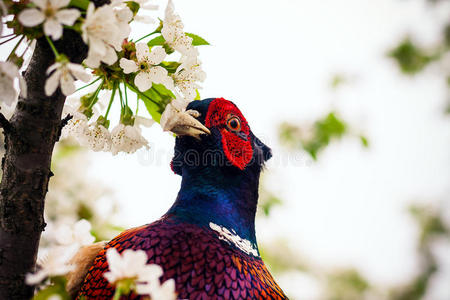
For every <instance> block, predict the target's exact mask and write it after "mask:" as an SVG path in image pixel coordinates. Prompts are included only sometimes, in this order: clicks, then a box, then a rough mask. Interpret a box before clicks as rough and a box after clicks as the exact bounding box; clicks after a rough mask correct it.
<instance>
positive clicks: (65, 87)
mask: <svg viewBox="0 0 450 300" xmlns="http://www.w3.org/2000/svg"><path fill="white" fill-rule="evenodd" d="M60 83H61V91H62V93H63V94H64V95H66V96H69V95H71V94H73V93H75V83H74V80H73V77H72V75H70V74H69V73H66V74H64V75H63V76H61V79H60Z"/></svg>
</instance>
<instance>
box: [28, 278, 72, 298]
mask: <svg viewBox="0 0 450 300" xmlns="http://www.w3.org/2000/svg"><path fill="white" fill-rule="evenodd" d="M52 281H53V283H54V284H52V285H50V286H48V287H46V288H44V289H42V290H40V291H39V292H37V293H36V294H35V295H34V297H33V300H47V299H48V298H49V297H51V296H53V295H59V296H60V297H61V299H63V300H70V296H69V294H67V292H66V289H65V279H62V278H60V279H56V280H55V278H53V279H52Z"/></svg>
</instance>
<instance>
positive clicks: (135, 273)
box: [103, 248, 163, 284]
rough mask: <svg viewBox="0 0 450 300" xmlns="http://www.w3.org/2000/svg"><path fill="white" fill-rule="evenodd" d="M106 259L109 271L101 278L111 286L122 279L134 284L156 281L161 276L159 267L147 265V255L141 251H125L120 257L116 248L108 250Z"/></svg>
mask: <svg viewBox="0 0 450 300" xmlns="http://www.w3.org/2000/svg"><path fill="white" fill-rule="evenodd" d="M106 259H107V260H108V267H109V271H108V272H106V273H105V274H103V276H104V277H105V278H106V279H107V280H108V281H109V282H110V283H111V284H116V283H117V282H118V281H120V280H123V279H132V280H135V282H146V281H148V280H151V281H156V280H159V279H158V278H159V277H161V275H162V274H163V271H162V268H161V267H160V266H158V265H154V264H147V260H148V258H147V254H146V253H145V252H144V251H143V250H137V251H134V250H132V249H126V250H125V251H123V252H122V255H120V254H119V252H118V251H117V249H116V248H109V249H108V250H107V251H106Z"/></svg>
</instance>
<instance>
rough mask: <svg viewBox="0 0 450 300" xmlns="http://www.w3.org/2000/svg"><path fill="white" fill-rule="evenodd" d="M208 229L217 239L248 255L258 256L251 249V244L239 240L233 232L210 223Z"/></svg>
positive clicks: (252, 248)
mask: <svg viewBox="0 0 450 300" xmlns="http://www.w3.org/2000/svg"><path fill="white" fill-rule="evenodd" d="M209 227H210V228H211V229H212V230H214V231H215V232H217V233H218V234H219V239H221V240H224V241H227V242H231V243H233V244H234V245H235V246H236V247H237V248H239V249H240V250H242V251H244V252H245V253H247V254H249V255H250V254H251V255H253V256H258V251H257V250H256V249H255V248H254V247H253V245H252V243H251V242H250V241H249V240H246V239H243V238H241V237H240V236H239V235H237V234H236V232H235V231H234V230H233V232H231V231H230V230H228V229H227V228H225V227H223V226H220V225H217V224H214V223H212V222H210V223H209Z"/></svg>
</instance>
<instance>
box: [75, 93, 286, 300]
mask: <svg viewBox="0 0 450 300" xmlns="http://www.w3.org/2000/svg"><path fill="white" fill-rule="evenodd" d="M188 109H190V110H195V111H196V113H195V114H193V115H195V119H194V117H192V116H189V117H188V120H187V121H186V120H184V121H183V122H184V123H182V124H175V125H173V129H172V130H171V131H173V132H175V133H177V134H178V135H179V136H177V138H176V143H175V155H174V158H173V160H172V163H171V167H172V170H173V171H174V172H175V173H176V174H178V175H181V176H182V182H181V188H180V191H179V193H178V196H177V199H176V201H175V203H174V204H173V206H172V207H171V208H170V209H169V211H168V212H167V213H166V214H165V215H164V216H163V217H162V218H161V219H160V220H158V221H156V222H154V223H151V224H149V225H144V226H141V227H137V228H133V229H129V230H127V231H125V232H123V233H122V234H120V235H119V236H117V237H116V238H114V239H113V240H111V241H110V242H109V243H108V244H107V245H106V247H105V248H104V249H103V250H101V251H100V252H99V254H98V255H97V257H96V258H95V260H94V263H93V265H92V267H91V268H90V269H89V271H88V273H87V275H86V277H85V279H84V283H83V284H82V287H81V290H80V293H79V298H80V297H81V296H84V297H85V298H86V299H111V297H112V295H113V294H114V287H112V286H111V285H110V284H109V283H108V282H107V280H106V278H104V276H103V274H104V273H105V272H106V271H108V263H107V260H106V250H107V249H109V248H111V247H114V248H116V249H117V250H118V251H119V252H122V251H123V250H125V249H133V250H138V249H140V250H144V251H145V252H146V253H147V256H148V263H152V264H157V265H160V266H161V267H162V269H163V271H164V273H163V277H162V278H161V281H162V282H163V281H165V280H167V279H171V278H173V279H174V280H175V285H176V293H177V299H235V300H237V299H287V297H286V296H285V295H284V293H283V291H282V290H281V289H280V287H279V286H278V285H277V284H276V283H275V281H274V279H273V277H272V276H271V275H270V273H269V271H268V270H267V268H266V266H265V265H264V262H263V261H262V259H261V258H260V257H259V250H258V245H257V242H256V234H255V214H256V207H257V201H258V185H259V175H260V172H261V169H262V167H263V164H264V162H265V161H266V160H267V159H269V158H270V157H271V151H270V149H269V148H268V147H267V146H266V145H264V144H263V143H262V142H261V141H260V140H259V139H258V138H257V137H256V136H254V135H253V133H252V132H251V131H250V127H249V126H248V124H247V121H246V120H245V118H244V116H243V115H242V113H241V112H240V111H239V109H238V108H237V107H236V106H235V105H234V104H233V103H232V102H230V101H227V100H225V99H222V98H216V99H206V100H203V101H193V102H191V103H190V104H189V106H188ZM183 118H186V116H183ZM189 118H192V119H189ZM180 119H182V118H180ZM187 124H189V125H187ZM202 126H206V127H204V128H202ZM200 129H201V130H203V131H204V132H206V133H208V135H201V137H199V136H197V135H198V131H199V130H200ZM129 299H139V296H138V295H135V294H132V295H130V296H129Z"/></svg>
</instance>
